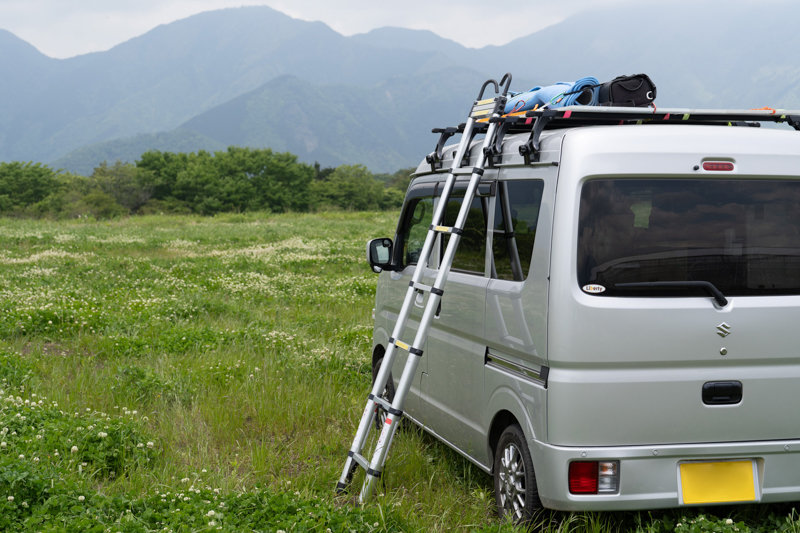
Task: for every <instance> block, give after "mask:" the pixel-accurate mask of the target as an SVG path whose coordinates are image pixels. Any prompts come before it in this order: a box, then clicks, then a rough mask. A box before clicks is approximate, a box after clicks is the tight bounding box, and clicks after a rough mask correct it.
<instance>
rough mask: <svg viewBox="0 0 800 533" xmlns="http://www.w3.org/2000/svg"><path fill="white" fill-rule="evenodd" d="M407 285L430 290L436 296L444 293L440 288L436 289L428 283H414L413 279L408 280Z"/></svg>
mask: <svg viewBox="0 0 800 533" xmlns="http://www.w3.org/2000/svg"><path fill="white" fill-rule="evenodd" d="M408 286H409V287H414V289H416V290H418V291H422V292H432V293H433V294H435V295H436V296H441V295H443V294H444V291H443V290H442V289H437V288H436V287H431V286H430V285H424V284H422V283H414V282H413V281H409V282H408Z"/></svg>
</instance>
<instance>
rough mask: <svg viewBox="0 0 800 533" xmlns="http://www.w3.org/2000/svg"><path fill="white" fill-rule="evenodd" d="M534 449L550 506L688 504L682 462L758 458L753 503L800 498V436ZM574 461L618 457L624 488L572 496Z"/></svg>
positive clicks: (594, 507)
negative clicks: (681, 483) (684, 498)
mask: <svg viewBox="0 0 800 533" xmlns="http://www.w3.org/2000/svg"><path fill="white" fill-rule="evenodd" d="M530 448H531V455H532V457H533V461H534V469H535V474H536V482H537V485H538V488H539V497H540V498H541V500H542V504H543V505H544V506H545V507H547V508H549V509H557V510H562V511H579V510H586V511H590V510H591V511H595V510H596V511H623V510H631V511H632V510H640V509H659V508H672V507H684V506H686V505H685V504H683V503H682V501H681V499H680V494H679V486H678V485H679V477H678V464H679V463H680V462H682V461H696V460H704V461H714V460H728V459H754V460H755V461H756V471H757V474H756V477H757V479H756V480H755V485H756V501H755V502H754V503H768V502H784V501H796V500H800V440H791V441H766V442H740V443H715V444H682V445H670V446H618V447H602V448H594V447H585V448H577V447H563V446H552V445H548V444H544V443H541V442H538V441H534V442H532V443H531V446H530ZM583 454H585V455H583ZM573 460H577V461H580V460H583V461H595V460H596V461H601V460H618V461H619V462H620V466H619V470H620V478H619V492H618V493H617V494H609V495H580V496H579V495H574V494H570V493H569V486H568V481H567V475H568V468H569V463H570V462H571V461H573ZM706 505H710V504H706Z"/></svg>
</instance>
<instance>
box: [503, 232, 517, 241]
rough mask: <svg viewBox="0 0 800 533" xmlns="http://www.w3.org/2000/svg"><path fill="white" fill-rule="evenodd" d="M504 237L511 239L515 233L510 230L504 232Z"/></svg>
mask: <svg viewBox="0 0 800 533" xmlns="http://www.w3.org/2000/svg"><path fill="white" fill-rule="evenodd" d="M505 235H506V239H513V238H514V237H515V233H514V232H513V231H512V232H510V233H506V234H505Z"/></svg>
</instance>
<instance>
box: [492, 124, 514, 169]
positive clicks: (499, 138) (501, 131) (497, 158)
mask: <svg viewBox="0 0 800 533" xmlns="http://www.w3.org/2000/svg"><path fill="white" fill-rule="evenodd" d="M519 118H520V117H492V118H491V119H489V122H496V123H499V124H500V125H499V126H498V127H497V131H496V133H495V137H494V141H493V142H492V145H491V146H490V147H488V148H485V149H484V151H483V155H484V156H485V157H486V168H495V165H499V164H500V163H502V162H503V140H504V139H505V136H506V134H507V133H508V132H509V130H511V126H513V125H514V124H516V123H517V122H518V121H519Z"/></svg>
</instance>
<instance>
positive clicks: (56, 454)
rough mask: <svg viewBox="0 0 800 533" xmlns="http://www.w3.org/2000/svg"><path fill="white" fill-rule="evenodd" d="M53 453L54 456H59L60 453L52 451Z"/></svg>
mask: <svg viewBox="0 0 800 533" xmlns="http://www.w3.org/2000/svg"><path fill="white" fill-rule="evenodd" d="M53 455H55V456H56V457H60V456H61V454H59V453H58V452H56V453H54V454H53Z"/></svg>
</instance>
